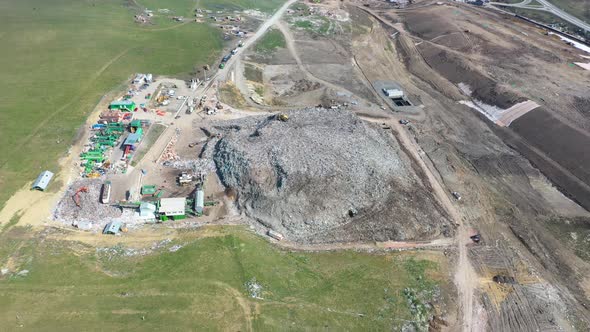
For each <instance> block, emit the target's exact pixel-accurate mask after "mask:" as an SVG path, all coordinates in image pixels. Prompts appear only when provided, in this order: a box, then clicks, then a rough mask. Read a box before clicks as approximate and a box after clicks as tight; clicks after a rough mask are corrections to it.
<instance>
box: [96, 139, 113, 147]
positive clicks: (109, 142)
mask: <svg viewBox="0 0 590 332" xmlns="http://www.w3.org/2000/svg"><path fill="white" fill-rule="evenodd" d="M94 143H96V144H98V145H101V146H115V144H117V141H112V140H98V141H95V142H94Z"/></svg>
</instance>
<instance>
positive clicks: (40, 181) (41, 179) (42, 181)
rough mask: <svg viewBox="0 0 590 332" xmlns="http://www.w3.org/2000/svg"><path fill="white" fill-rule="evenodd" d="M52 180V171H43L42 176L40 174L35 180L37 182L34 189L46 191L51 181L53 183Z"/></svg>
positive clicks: (34, 183)
mask: <svg viewBox="0 0 590 332" xmlns="http://www.w3.org/2000/svg"><path fill="white" fill-rule="evenodd" d="M51 178H53V173H52V172H50V171H43V172H41V174H39V176H38V177H37V180H35V182H33V186H32V189H37V190H41V191H43V190H45V189H46V188H47V185H48V184H49V181H51Z"/></svg>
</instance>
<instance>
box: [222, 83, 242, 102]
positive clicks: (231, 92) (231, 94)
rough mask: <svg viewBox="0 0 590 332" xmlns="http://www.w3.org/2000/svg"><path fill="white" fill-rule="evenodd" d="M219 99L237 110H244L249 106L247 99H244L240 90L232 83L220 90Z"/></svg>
mask: <svg viewBox="0 0 590 332" xmlns="http://www.w3.org/2000/svg"><path fill="white" fill-rule="evenodd" d="M219 99H220V100H221V101H222V102H223V103H225V104H228V105H231V106H233V107H236V108H244V107H246V106H247V104H246V99H244V96H242V93H240V90H239V89H238V88H237V87H236V86H235V85H234V84H232V83H230V82H228V83H226V84H224V85H223V86H221V87H220V88H219Z"/></svg>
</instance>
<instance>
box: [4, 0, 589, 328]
mask: <svg viewBox="0 0 590 332" xmlns="http://www.w3.org/2000/svg"><path fill="white" fill-rule="evenodd" d="M302 2H305V3H306V4H307V5H309V6H316V7H318V8H320V9H323V10H324V12H325V11H327V12H337V13H340V14H341V13H346V15H344V16H342V17H345V18H346V19H343V20H339V19H334V18H333V17H330V16H328V18H327V20H328V21H330V25H329V26H330V27H339V28H330V29H328V30H327V31H323V32H321V33H318V32H317V31H316V32H314V31H309V30H306V29H300V28H297V27H296V26H294V24H293V23H292V22H291V21H289V19H284V20H283V21H282V22H279V23H278V25H277V26H276V28H277V29H279V30H280V31H281V32H282V33H283V35H284V36H285V39H286V47H285V48H279V49H277V50H276V52H274V53H273V55H272V56H270V57H260V56H259V55H258V54H256V53H255V52H252V51H248V52H246V54H245V56H243V57H241V58H238V59H237V60H236V61H235V68H236V69H237V70H236V71H235V77H234V80H235V82H234V83H235V85H236V86H237V88H238V89H237V91H240V92H241V93H242V94H244V95H245V96H246V94H247V93H248V90H249V87H248V86H247V82H246V81H247V80H246V77H245V76H248V75H245V72H246V70H247V69H246V67H247V66H253V67H254V68H256V74H255V75H254V76H255V77H256V79H257V80H258V82H256V83H257V84H259V85H260V86H261V87H262V88H263V90H264V101H265V104H264V105H261V106H257V105H255V104H254V103H253V102H252V101H250V100H247V103H248V104H247V108H248V109H249V110H253V109H258V110H259V111H260V109H262V110H267V111H272V110H279V109H281V110H282V109H287V108H289V109H290V108H302V107H307V106H316V105H318V104H322V105H324V106H332V105H343V104H348V106H346V107H344V106H342V107H341V108H346V109H347V110H342V111H343V112H346V111H348V110H350V111H353V112H356V113H357V115H358V116H360V117H361V118H362V119H364V120H366V121H371V122H377V123H380V124H381V125H383V124H385V125H384V126H385V127H389V129H388V130H391V132H392V134H393V136H394V137H395V139H396V140H397V142H398V144H399V146H400V148H401V149H402V150H403V151H404V153H405V154H406V155H407V156H408V157H409V158H410V159H411V160H412V167H413V168H414V169H415V171H416V173H418V174H420V176H421V177H422V181H423V182H425V183H426V184H427V186H428V187H429V188H431V189H432V194H433V196H434V197H436V199H437V201H438V203H440V205H441V206H442V207H443V208H444V209H445V211H446V212H447V214H448V215H449V218H450V219H451V220H452V221H453V222H454V223H455V225H456V227H457V231H456V237H455V239H454V240H450V241H451V242H453V243H452V246H451V245H450V244H451V243H449V242H448V241H449V240H448V239H446V240H445V239H443V240H444V241H443V242H442V243H441V242H440V241H441V240H440V239H437V240H433V241H432V242H428V243H419V242H418V243H409V244H408V243H401V244H396V243H385V244H379V245H378V246H386V247H394V248H395V247H399V248H403V249H409V248H417V247H421V246H434V247H439V249H444V250H445V253H448V254H449V255H450V256H451V260H452V264H453V268H455V270H456V271H455V284H456V287H457V289H456V292H457V301H456V303H457V308H448V310H447V314H446V315H443V316H441V317H437V319H438V320H442V321H444V322H445V323H444V324H438V323H433V325H434V326H433V329H435V330H437V329H443V330H448V331H457V330H464V331H481V330H490V331H560V330H566V331H568V330H582V331H585V330H588V329H590V323H589V322H590V312H589V311H588V309H587V303H588V301H589V299H590V278H589V277H587V276H588V275H589V272H590V265H589V262H590V247H589V242H590V240H589V239H590V213H589V212H588V211H587V209H588V208H589V204H590V190H589V189H588V188H589V187H588V186H589V185H590V180H589V178H590V176H589V174H588V170H589V169H590V167H589V166H590V165H589V163H590V160H588V158H589V157H588V153H587V149H586V150H584V147H587V146H588V145H587V144H586V143H584V142H588V140H589V136H588V130H589V129H590V117H589V114H590V112H589V111H588V110H589V109H590V107H589V104H590V96H589V94H588V91H589V89H590V75H589V72H588V71H584V70H583V69H582V68H579V67H576V66H570V64H571V63H572V62H573V61H579V60H580V59H581V58H580V56H579V54H580V52H578V51H576V50H575V49H573V48H571V47H569V46H567V45H565V44H564V43H563V42H561V41H559V40H558V39H555V38H552V37H550V36H545V35H544V34H543V32H542V31H540V30H538V29H537V28H535V27H532V26H529V25H526V24H523V23H522V22H520V21H515V20H513V19H512V18H510V17H507V16H503V15H502V14H498V13H496V12H492V11H487V10H485V9H481V8H476V7H473V6H468V5H463V4H455V3H450V2H444V4H443V5H437V4H436V2H435V1H414V4H413V5H412V6H409V7H407V8H405V9H397V8H394V7H392V6H389V5H385V4H384V3H383V2H382V1H372V0H365V1H362V2H361V1H336V0H325V1H323V2H322V4H321V5H315V4H311V3H310V2H308V1H302ZM362 4H368V5H369V6H368V7H367V6H363V5H362ZM336 21H337V22H336ZM250 70H251V68H250ZM250 75H252V73H250ZM250 77H252V76H250ZM376 82H395V83H396V84H398V85H399V86H400V87H401V88H402V89H403V90H404V91H405V93H406V96H407V97H408V98H409V99H410V100H411V101H412V103H413V104H414V105H415V106H416V107H414V108H412V111H411V112H408V113H406V112H405V111H396V112H393V111H392V110H390V109H388V108H387V107H386V106H385V105H386V103H384V102H383V98H382V96H381V94H380V93H381V92H380V91H378V90H377V89H375V88H374V86H375V84H376ZM459 83H463V85H464V86H465V85H466V86H468V87H469V90H470V91H471V94H470V95H467V94H466V93H465V92H464V89H463V90H462V89H461V88H459ZM246 99H247V98H246ZM529 99H530V100H533V101H535V102H537V103H538V104H539V105H541V107H540V108H538V109H536V110H534V111H531V112H529V113H527V114H526V115H525V116H523V117H521V118H519V119H517V120H516V121H514V122H513V123H512V125H511V126H509V127H502V128H501V127H498V126H497V125H495V124H494V123H492V122H490V121H489V120H487V119H486V118H485V117H484V116H483V115H482V114H480V113H477V112H476V111H474V110H472V109H470V108H468V107H467V106H465V105H462V104H460V103H459V102H460V101H468V100H478V101H481V102H483V103H485V104H489V105H493V106H496V107H500V108H508V107H510V106H512V105H514V104H515V103H518V102H521V101H524V100H529ZM382 108H383V109H382ZM252 114H253V113H252V112H251V111H243V110H234V109H231V108H230V109H228V111H227V112H221V113H219V114H218V115H216V116H213V117H211V119H220V120H227V119H235V118H239V117H243V116H248V115H252ZM254 114H256V113H254ZM258 114H259V113H258ZM400 119H409V120H411V124H410V125H409V126H402V125H400V124H399V123H398V120H400ZM208 121H209V119H207V117H206V116H203V115H198V114H194V115H191V116H190V117H187V116H185V115H183V118H182V120H181V121H177V122H176V124H175V126H178V127H181V128H182V129H183V130H184V131H185V132H188V133H192V135H188V136H181V138H180V139H179V142H178V143H177V144H178V150H177V152H178V154H179V155H181V156H186V157H189V156H193V157H194V155H195V152H196V151H193V150H190V149H188V148H187V147H186V146H187V145H188V143H190V142H193V141H194V140H197V139H199V138H200V137H201V135H202V133H201V132H200V131H199V127H201V126H203V125H204V124H207V122H208ZM89 123H90V122H89ZM168 135H169V134H168ZM164 143H165V142H164ZM162 144H163V143H162ZM162 144H159V145H162ZM162 148H163V147H159V150H161V149H162ZM154 153H155V152H154ZM73 155H74V156H75V155H76V153H75V152H74V153H73ZM153 157H154V156H151V155H148V156H146V157H145V160H146V162H145V164H144V165H142V166H146V167H148V166H150V165H149V164H150V163H152V164H153V161H151V160H154V159H155V158H153ZM71 162H72V160H68V161H66V163H71ZM151 166H153V165H151ZM148 176H151V177H152V179H153V180H154V181H156V180H157V179H158V178H165V179H166V180H167V181H168V180H169V179H170V180H171V181H173V179H172V177H173V174H171V173H170V174H169V171H167V170H165V169H163V168H160V167H151V168H150V172H149V173H148ZM211 179H212V181H213V180H215V183H217V179H216V178H215V177H214V176H212V177H211ZM147 180H150V179H149V178H148V179H147ZM62 181H64V182H67V179H63V180H62ZM171 188H172V186H171ZM215 188H216V189H215V195H217V196H216V197H218V199H220V200H224V194H223V191H222V189H223V188H221V187H215ZM559 189H561V191H560V190H559ZM453 191H457V192H460V193H461V195H462V199H461V200H460V201H457V200H455V199H454V198H453V197H452V196H451V192H453ZM175 193H176V192H175ZM177 193H178V194H184V192H180V191H179V192H177ZM31 195H32V194H31ZM35 195H37V194H35ZM47 197H48V198H45V200H47V204H45V205H47V206H48V208H49V206H50V205H51V204H50V203H51V200H56V199H57V197H55V196H47ZM49 198H51V200H49ZM21 205H23V204H21ZM224 205H225V204H224ZM227 205H231V204H227ZM584 207H585V208H586V209H585V208H584ZM229 209H230V207H229V206H228V208H227V210H224V211H218V213H216V214H215V215H214V216H211V218H210V220H213V219H215V218H217V217H221V216H225V215H228V214H229V213H228V211H229ZM15 211H16V210H15ZM15 211H8V212H6V213H10V215H12V213H14V212H15ZM3 212H4V211H3ZM27 213H29V212H27ZM29 214H30V213H29ZM7 215H8V214H7ZM23 219H24V220H30V219H34V218H33V216H32V215H25V216H23ZM39 219H41V218H39ZM238 219H239V218H238V217H232V218H225V219H222V220H223V222H226V223H231V222H234V221H236V220H238ZM474 233H480V234H481V238H482V240H481V242H480V243H479V244H475V243H472V241H470V240H469V236H470V235H473V234H474ZM153 236H160V235H159V234H156V235H153ZM80 237H81V238H88V237H87V236H86V235H80ZM87 240H88V241H93V240H92V239H87ZM285 245H286V246H288V247H290V248H295V249H309V250H333V249H338V248H352V247H356V246H357V245H358V246H360V247H362V246H363V245H365V246H366V244H355V243H343V244H342V245H341V246H339V245H338V244H333V245H329V246H326V247H321V246H311V245H310V246H308V247H302V246H299V245H297V244H294V243H286V244H285ZM375 246H377V245H375ZM370 247H371V248H373V246H370ZM494 277H495V278H494ZM498 277H501V278H500V279H501V280H503V281H508V282H496V281H498V280H499V279H498ZM494 280H496V281H494Z"/></svg>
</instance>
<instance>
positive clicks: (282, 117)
mask: <svg viewBox="0 0 590 332" xmlns="http://www.w3.org/2000/svg"><path fill="white" fill-rule="evenodd" d="M276 119H277V120H279V121H283V122H287V121H288V120H289V116H288V115H287V114H285V113H281V114H277V116H276Z"/></svg>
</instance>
